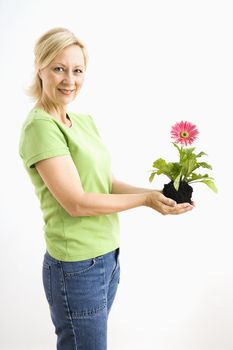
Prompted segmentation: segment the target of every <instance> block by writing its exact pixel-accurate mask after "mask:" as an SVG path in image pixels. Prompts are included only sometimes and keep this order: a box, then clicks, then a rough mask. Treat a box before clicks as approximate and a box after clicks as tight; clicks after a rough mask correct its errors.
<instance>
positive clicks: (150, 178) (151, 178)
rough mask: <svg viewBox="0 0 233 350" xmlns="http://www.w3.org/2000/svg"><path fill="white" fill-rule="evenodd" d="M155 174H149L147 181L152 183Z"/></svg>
mask: <svg viewBox="0 0 233 350" xmlns="http://www.w3.org/2000/svg"><path fill="white" fill-rule="evenodd" d="M155 174H156V172H153V173H151V175H150V177H149V181H150V182H152V181H153V180H154V177H155Z"/></svg>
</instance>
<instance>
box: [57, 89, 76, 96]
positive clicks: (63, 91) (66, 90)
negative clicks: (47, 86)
mask: <svg viewBox="0 0 233 350" xmlns="http://www.w3.org/2000/svg"><path fill="white" fill-rule="evenodd" d="M58 90H59V91H60V92H61V93H62V94H64V95H70V94H72V92H74V90H68V89H58Z"/></svg>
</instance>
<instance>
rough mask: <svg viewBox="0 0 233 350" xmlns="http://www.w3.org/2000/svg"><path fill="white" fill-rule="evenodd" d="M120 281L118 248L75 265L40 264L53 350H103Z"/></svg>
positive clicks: (48, 259)
mask: <svg viewBox="0 0 233 350" xmlns="http://www.w3.org/2000/svg"><path fill="white" fill-rule="evenodd" d="M119 278H120V265H119V248H118V249H116V250H114V251H113V252H110V253H107V254H104V255H102V256H98V257H95V258H93V259H88V260H84V261H78V262H64V261H58V260H56V259H54V258H52V257H51V256H50V255H49V254H48V252H46V253H45V255H44V261H43V285H44V290H45V295H46V298H47V301H48V304H49V308H50V314H51V318H52V321H53V324H54V326H55V333H56V334H57V350H106V349H107V320H108V314H109V311H110V309H111V306H112V303H113V300H114V298H115V294H116V291H117V287H118V283H119Z"/></svg>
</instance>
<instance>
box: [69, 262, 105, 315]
mask: <svg viewBox="0 0 233 350" xmlns="http://www.w3.org/2000/svg"><path fill="white" fill-rule="evenodd" d="M69 264H70V263H68V264H67V263H65V264H63V273H64V281H65V287H66V293H67V300H68V304H69V307H70V312H71V317H72V318H73V319H81V318H89V317H90V316H94V315H95V314H97V313H98V312H99V311H101V310H103V309H104V308H105V307H106V304H107V301H106V293H105V274H104V268H103V261H102V260H101V259H90V260H86V261H80V262H75V263H74V264H73V268H72V270H70V268H69V271H68V270H67V268H68V266H69ZM64 269H65V271H64Z"/></svg>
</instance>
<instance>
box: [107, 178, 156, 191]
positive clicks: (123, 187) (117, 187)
mask: <svg viewBox="0 0 233 350" xmlns="http://www.w3.org/2000/svg"><path fill="white" fill-rule="evenodd" d="M152 191H153V190H151V189H149V188H142V187H135V186H132V185H129V184H127V183H125V182H122V181H119V180H118V179H116V178H115V177H114V175H112V193H116V194H119V193H149V192H152Z"/></svg>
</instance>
